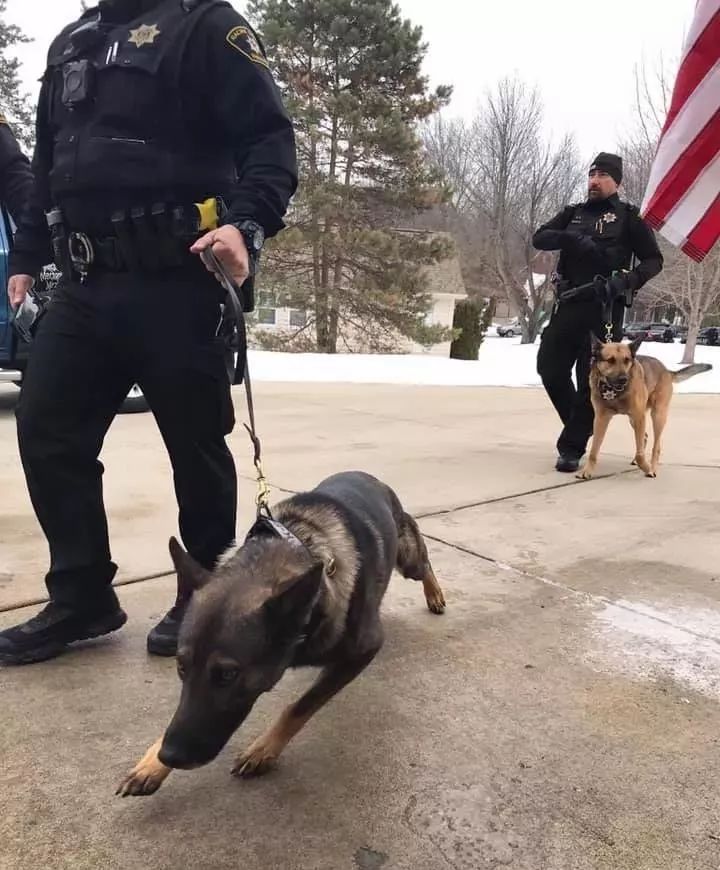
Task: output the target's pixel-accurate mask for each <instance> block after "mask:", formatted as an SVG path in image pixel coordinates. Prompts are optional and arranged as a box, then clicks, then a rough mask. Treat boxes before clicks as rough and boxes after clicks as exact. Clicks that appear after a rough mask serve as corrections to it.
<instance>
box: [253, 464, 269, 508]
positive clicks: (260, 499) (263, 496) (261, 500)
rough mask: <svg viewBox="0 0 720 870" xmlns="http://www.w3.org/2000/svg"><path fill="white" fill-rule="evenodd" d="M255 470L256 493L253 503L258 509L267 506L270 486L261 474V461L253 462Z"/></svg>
mask: <svg viewBox="0 0 720 870" xmlns="http://www.w3.org/2000/svg"><path fill="white" fill-rule="evenodd" d="M255 468H256V470H257V475H258V477H257V495H256V496H255V504H256V505H257V506H258V508H259V509H263V508H265V509H266V508H267V507H268V504H269V501H270V486H269V485H268V482H267V478H266V477H265V475H264V474H263V469H262V463H261V462H260V461H259V460H258V462H256V463H255Z"/></svg>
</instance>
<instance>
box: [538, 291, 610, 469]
mask: <svg viewBox="0 0 720 870" xmlns="http://www.w3.org/2000/svg"><path fill="white" fill-rule="evenodd" d="M623 315H624V309H623V307H622V306H618V305H616V306H615V308H614V310H613V339H614V340H615V341H620V339H621V338H622V324H623ZM591 332H594V333H595V335H597V337H598V338H600V339H601V340H603V341H604V340H605V319H604V317H603V312H602V306H601V305H600V304H599V303H598V302H562V303H560V304H559V305H558V306H557V308H556V310H555V311H554V313H553V316H552V318H551V319H550V323H549V324H548V326H547V327H546V329H545V330H544V332H543V334H542V338H541V340H540V349H539V351H538V357H537V371H538V374H539V375H540V377H541V378H542V382H543V386H544V387H545V390H546V392H547V394H548V396H549V397H550V401H551V402H552V403H553V405H554V406H555V410H556V411H557V412H558V415H559V416H560V419H561V420H562V423H563V430H562V432H561V433H560V437H559V438H558V440H557V450H558V453H561V454H563V455H564V456H572V457H575V458H577V459H579V458H580V457H581V456H582V455H583V454H584V453H585V449H586V447H587V443H588V440H589V438H590V436H591V435H592V430H593V417H594V413H593V407H592V404H591V402H590V333H591ZM573 368H574V369H575V378H576V382H577V387H575V385H574V384H573V382H572V371H573Z"/></svg>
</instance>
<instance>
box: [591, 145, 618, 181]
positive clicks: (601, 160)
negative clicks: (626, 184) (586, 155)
mask: <svg viewBox="0 0 720 870" xmlns="http://www.w3.org/2000/svg"><path fill="white" fill-rule="evenodd" d="M593 169H602V170H603V171H604V172H607V174H608V175H609V176H610V177H611V178H612V179H614V181H615V183H616V184H620V182H621V181H622V174H623V166H622V157H618V155H617V154H608V153H607V151H601V152H600V153H599V154H598V156H597V157H596V158H595V159H594V160H593V162H592V164H591V166H590V172H592V171H593Z"/></svg>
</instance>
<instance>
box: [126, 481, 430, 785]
mask: <svg viewBox="0 0 720 870" xmlns="http://www.w3.org/2000/svg"><path fill="white" fill-rule="evenodd" d="M272 514H273V517H274V520H275V521H276V523H279V524H280V525H279V526H277V525H275V526H273V525H272V524H268V523H267V522H266V521H262V520H261V521H260V522H259V523H258V524H256V526H254V527H253V529H252V530H251V531H250V533H249V534H248V537H247V539H246V540H245V543H244V544H243V546H242V547H240V549H239V550H237V551H236V552H235V553H234V555H232V556H230V557H229V558H226V559H224V560H222V561H221V563H220V564H219V565H218V567H217V568H216V569H215V570H214V571H213V572H212V573H210V572H207V571H205V570H204V569H203V568H201V567H200V566H199V565H197V564H196V563H195V562H194V561H193V559H192V558H191V557H190V556H189V555H188V554H187V553H186V552H185V551H184V550H183V549H182V547H181V546H180V545H179V544H178V542H177V541H176V540H175V539H174V538H172V539H171V540H170V553H171V555H172V558H173V561H174V563H175V568H176V570H177V575H178V583H179V585H180V587H181V589H185V590H188V589H192V591H193V598H192V602H191V605H190V607H189V608H188V612H187V614H186V616H185V619H184V621H183V624H182V627H181V631H180V638H179V642H178V654H177V665H178V674H179V676H180V679H181V680H182V692H181V696H180V702H179V704H178V708H177V710H176V712H175V715H174V716H173V719H172V721H171V722H170V725H169V727H168V729H167V730H166V732H165V734H164V736H163V737H162V738H161V739H160V740H158V741H157V742H156V743H155V744H153V746H151V747H150V749H149V750H148V751H147V753H146V754H145V756H144V757H143V758H142V759H141V760H140V761H139V762H138V764H137V765H136V766H135V767H134V768H133V770H131V771H130V773H129V774H128V775H127V776H126V777H125V779H123V781H122V782H121V783H120V785H119V786H118V789H117V793H118V794H122V795H123V796H127V795H149V794H152V793H153V792H155V791H156V790H157V789H158V788H159V787H160V785H161V784H162V782H163V780H164V779H165V778H166V777H167V775H168V774H169V773H170V771H171V770H172V769H173V768H182V769H190V768H194V767H200V766H201V765H203V764H207V763H208V762H209V761H212V760H213V759H214V758H215V757H216V756H217V755H218V753H219V752H220V751H221V750H222V749H223V747H224V746H225V744H226V743H227V741H228V740H229V738H230V737H231V736H232V734H233V733H234V732H235V730H236V729H237V728H238V727H239V726H240V725H241V724H242V722H243V721H244V720H245V718H246V717H247V715H248V714H249V712H250V710H251V709H252V707H253V705H254V704H255V702H256V701H257V699H258V697H259V696H260V695H261V694H262V693H263V692H268V691H270V689H272V688H273V686H274V685H275V684H276V683H277V682H278V680H279V679H280V678H281V677H282V675H283V673H284V672H285V670H286V669H287V668H291V667H292V668H295V667H303V666H319V667H322V668H323V671H322V673H321V674H320V676H319V678H318V680H317V682H316V683H315V684H314V685H313V686H312V687H311V688H310V689H309V690H308V691H307V692H306V693H305V694H304V695H303V696H302V697H301V698H300V699H299V700H298V701H296V702H295V703H294V704H291V705H290V706H289V707H288V708H287V709H286V710H285V711H284V712H283V713H282V715H281V716H280V718H279V719H278V721H277V722H276V723H275V724H274V725H273V726H272V728H270V730H269V731H268V732H267V733H265V734H263V735H262V736H261V737H259V738H258V739H257V740H255V742H254V743H252V744H251V745H250V746H249V747H248V749H246V750H245V752H242V753H241V754H240V756H239V757H238V758H237V760H236V762H235V765H234V767H233V773H234V774H236V775H238V776H252V775H257V774H261V773H264V772H265V771H266V770H267V769H268V768H269V767H271V766H272V765H273V764H274V762H275V761H276V760H277V759H278V757H279V756H280V753H281V752H282V751H283V749H284V748H285V747H286V746H287V744H288V743H289V741H290V740H291V739H292V738H293V737H294V736H295V735H296V734H297V733H298V731H300V729H301V728H302V727H303V726H304V725H305V724H306V722H307V721H308V720H309V719H310V717H311V716H313V714H314V713H316V712H317V711H318V710H319V709H320V708H321V707H322V706H323V705H324V704H326V703H327V702H328V701H329V700H330V699H331V698H332V697H333V696H334V695H335V694H337V692H339V691H340V690H341V689H342V688H343V687H344V686H346V685H347V684H348V683H349V682H350V681H351V680H353V679H355V677H357V676H358V674H360V673H361V671H363V670H364V669H365V668H366V667H367V666H368V665H369V664H370V662H371V661H372V660H373V658H374V657H375V655H376V654H377V652H378V650H379V649H380V647H381V646H382V642H383V630H382V625H381V623H380V604H381V601H382V599H383V596H384V594H385V590H386V589H387V586H388V582H389V580H390V576H391V575H392V572H393V570H394V569H395V568H397V569H398V571H399V572H400V573H401V574H403V575H404V576H405V577H409V578H411V579H413V580H419V581H421V582H422V584H423V589H424V592H425V599H426V601H427V606H428V608H429V609H430V611H431V612H432V613H442V612H443V611H444V609H445V599H444V597H443V593H442V590H441V589H440V586H439V584H438V582H437V580H436V578H435V574H434V573H433V570H432V567H431V566H430V561H429V558H428V553H427V549H426V547H425V543H424V541H423V539H422V536H421V534H420V531H419V529H418V526H417V523H416V522H415V520H414V519H413V518H412V517H411V516H409V515H408V514H407V513H405V511H404V510H403V508H402V505H401V504H400V501H399V500H398V498H397V496H396V495H395V493H394V492H393V491H392V490H391V489H390V487H388V486H386V485H385V484H383V483H381V482H380V481H379V480H377V479H376V478H374V477H371V476H370V475H368V474H364V473H362V472H345V473H342V474H337V475H334V476H332V477H329V478H328V479H327V480H324V481H323V482H322V483H320V484H319V485H318V486H317V487H316V488H315V489H314V490H312V491H310V492H307V493H302V494H299V495H296V496H292V497H291V498H289V499H287V500H285V501H283V502H281V503H280V504H279V505H277V507H276V508H275V509H274V510H273V512H272Z"/></svg>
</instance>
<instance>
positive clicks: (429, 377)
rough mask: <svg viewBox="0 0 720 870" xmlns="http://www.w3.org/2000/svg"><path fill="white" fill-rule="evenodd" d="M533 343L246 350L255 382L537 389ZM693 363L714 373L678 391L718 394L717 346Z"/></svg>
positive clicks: (673, 351) (493, 340) (654, 352)
mask: <svg viewBox="0 0 720 870" xmlns="http://www.w3.org/2000/svg"><path fill="white" fill-rule="evenodd" d="M683 350H684V345H682V344H679V343H675V344H659V343H657V344H656V343H655V342H649V343H647V344H644V345H643V346H642V348H641V351H640V352H641V353H642V354H645V355H646V356H654V357H657V358H658V359H659V360H662V362H663V363H665V365H666V366H667V367H668V368H669V369H671V370H677V369H679V368H681V365H680V360H681V359H682V354H683ZM537 351H538V344H534V345H532V344H529V345H522V344H520V339H519V338H500V337H498V336H488V337H487V338H486V339H485V341H484V342H483V344H482V346H481V348H480V354H479V358H478V361H477V362H470V361H466V360H454V359H449V358H447V357H444V356H439V355H437V354H432V353H426V354H394V355H383V354H333V355H331V356H328V355H325V354H314V353H302V354H299V353H274V352H269V351H257V350H252V351H250V360H249V362H250V372H251V375H252V377H253V378H255V380H257V381H285V382H287V381H293V382H313V383H359V384H425V385H429V386H457V387H539V386H540V385H541V384H540V378H539V377H538V375H537V372H536V371H535V361H536V358H537ZM695 362H698V363H701V362H707V363H711V364H712V366H713V371H711V372H706V373H705V374H702V375H696V376H695V377H694V378H692V379H691V380H689V381H686V382H685V383H682V384H678V385H677V386H676V388H675V389H676V390H677V392H679V393H720V347H705V346H702V345H701V346H698V348H697V350H696V352H695Z"/></svg>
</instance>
